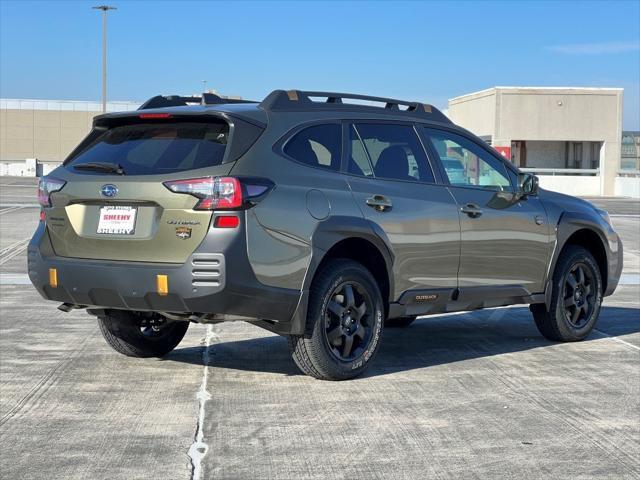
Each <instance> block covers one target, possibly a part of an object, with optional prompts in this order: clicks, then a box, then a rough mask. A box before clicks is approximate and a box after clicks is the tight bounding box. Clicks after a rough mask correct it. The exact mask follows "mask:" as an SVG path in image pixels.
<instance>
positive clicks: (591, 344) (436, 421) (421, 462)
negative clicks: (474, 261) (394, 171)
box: [0, 179, 640, 479]
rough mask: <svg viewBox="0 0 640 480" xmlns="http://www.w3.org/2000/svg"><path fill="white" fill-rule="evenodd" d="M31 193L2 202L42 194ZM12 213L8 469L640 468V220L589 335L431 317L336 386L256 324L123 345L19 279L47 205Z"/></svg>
mask: <svg viewBox="0 0 640 480" xmlns="http://www.w3.org/2000/svg"><path fill="white" fill-rule="evenodd" d="M0 183H4V179H0ZM19 188H23V187H16V188H15V189H14V190H10V191H7V189H6V187H0V205H3V202H5V200H6V199H8V198H9V197H11V198H12V199H13V200H14V201H19V202H22V204H23V205H24V204H28V203H29V202H31V201H32V200H27V195H26V194H25V195H22V193H20V191H19ZM23 189H24V190H26V187H24V188H23ZM31 195H33V192H32V191H30V192H29V196H31ZM19 197H20V198H19ZM7 203H8V202H7ZM6 208H10V207H6V206H0V251H2V255H0V262H2V261H3V260H5V259H7V258H8V256H11V258H8V260H6V261H5V262H4V263H3V264H1V265H0V267H1V274H0V468H1V470H0V473H1V474H2V475H0V476H1V477H2V478H7V479H14V478H29V479H50V478H69V479H86V478H114V479H125V478H126V479H132V478H135V479H137V478H140V479H142V478H154V479H189V478H192V477H193V474H194V470H193V465H194V463H195V464H196V465H197V467H198V468H199V470H198V471H197V473H199V474H200V478H225V479H229V478H243V479H244V478H247V479H263V478H264V479H267V478H278V479H299V478H305V479H307V478H308V479H324V478H345V479H346V478H357V479H371V478H380V479H382V478H385V479H387V478H398V479H413V478H451V479H459V478H528V479H529V478H531V479H538V478H539V479H542V478H567V479H570V478H594V479H595V478H598V479H599V478H609V479H623V478H640V466H639V464H638V458H640V314H639V313H640V285H638V283H639V282H638V281H637V277H638V276H639V275H640V218H637V217H614V219H613V221H614V223H615V225H616V228H617V229H618V231H619V232H620V233H621V235H622V236H623V240H624V242H625V261H626V265H625V274H626V275H627V276H626V277H625V278H627V281H626V282H625V284H624V285H621V286H620V288H619V289H618V291H617V292H616V294H615V295H614V296H613V297H609V298H608V299H607V300H606V302H605V305H606V307H605V308H604V309H603V311H602V316H601V320H600V322H599V323H598V325H597V330H596V331H594V332H593V334H592V335H591V336H590V337H589V339H588V340H587V341H585V342H580V343H573V344H553V343H551V342H548V341H546V340H544V339H543V338H542V337H541V336H540V335H539V333H538V332H537V330H536V328H535V326H534V325H533V322H532V319H531V316H530V314H529V312H528V310H527V309H526V308H525V307H514V308H503V309H496V310H486V311H479V312H474V313H465V314H457V315H443V316H438V317H430V318H428V319H423V320H419V321H418V322H416V323H415V324H414V325H412V326H410V327H409V328H407V329H404V330H402V329H398V330H394V329H388V330H386V331H385V332H384V338H383V341H382V347H381V351H380V353H379V355H378V357H377V358H376V360H375V363H374V365H373V366H372V368H371V369H370V370H369V371H368V372H367V374H366V375H365V376H364V377H362V378H359V379H356V380H353V381H348V382H340V383H329V382H320V381H317V380H313V379H311V378H308V377H305V376H303V375H301V374H299V373H298V371H297V369H296V367H295V366H294V364H293V362H292V361H291V359H290V357H289V354H288V350H287V346H286V341H285V339H284V338H281V337H278V336H274V335H272V334H270V333H268V332H266V331H264V330H261V329H259V328H257V327H255V326H252V325H249V324H246V323H225V324H220V325H214V326H210V327H205V326H200V325H192V326H191V328H190V330H189V332H188V333H187V336H186V337H185V339H184V341H183V342H182V343H181V345H180V346H179V347H178V348H177V349H176V350H175V351H174V352H173V353H171V354H170V355H168V356H167V357H166V358H164V359H162V360H153V359H152V360H148V359H147V360H137V359H130V358H127V357H124V356H121V355H119V354H117V353H115V352H114V351H112V350H111V349H110V348H109V347H108V346H107V345H106V344H105V342H104V341H103V340H102V338H101V336H100V333H99V331H98V328H97V326H96V323H95V320H94V319H93V318H92V317H90V316H88V315H86V314H84V313H82V312H72V313H67V314H65V313H62V312H59V311H58V310H56V308H55V307H56V305H55V304H53V303H49V302H45V301H44V300H42V299H40V297H39V295H38V294H37V293H36V292H35V291H34V290H33V289H32V288H31V287H30V285H28V284H24V282H23V283H22V284H21V283H20V282H19V279H21V278H24V272H25V252H24V250H22V251H17V253H16V249H18V250H19V247H15V246H14V245H15V244H16V242H20V240H21V239H24V238H26V237H28V236H29V235H30V234H31V232H32V231H33V229H34V228H35V225H36V223H37V214H38V209H37V208H31V207H22V208H19V209H17V210H13V211H7V210H4V209H6ZM623 208H624V209H625V211H626V210H627V209H628V208H629V205H627V204H626V203H624V202H623ZM3 211H5V213H3ZM613 213H615V212H613ZM205 339H206V340H205ZM205 341H206V342H207V343H210V346H209V347H208V348H207V349H205V348H203V344H204V343H205ZM204 364H206V367H205V366H204ZM198 394H200V395H198ZM198 428H200V432H201V437H200V440H201V442H202V443H201V444H196V440H197V436H198ZM194 445H195V447H196V448H194ZM190 451H191V454H192V455H191V456H190V455H189V452H190ZM199 452H200V453H204V456H200V455H197V453H199ZM194 454H195V455H194Z"/></svg>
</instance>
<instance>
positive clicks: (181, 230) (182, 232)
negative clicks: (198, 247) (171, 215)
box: [176, 227, 191, 240]
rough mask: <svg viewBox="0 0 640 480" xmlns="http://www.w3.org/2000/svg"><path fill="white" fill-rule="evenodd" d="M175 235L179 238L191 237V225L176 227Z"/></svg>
mask: <svg viewBox="0 0 640 480" xmlns="http://www.w3.org/2000/svg"><path fill="white" fill-rule="evenodd" d="M176 237H178V238H179V239H181V240H186V239H187V238H191V227H176Z"/></svg>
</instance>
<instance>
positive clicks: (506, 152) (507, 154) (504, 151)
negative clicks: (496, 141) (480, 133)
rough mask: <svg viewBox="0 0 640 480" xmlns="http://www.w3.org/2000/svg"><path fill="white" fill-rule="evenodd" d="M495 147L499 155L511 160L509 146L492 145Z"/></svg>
mask: <svg viewBox="0 0 640 480" xmlns="http://www.w3.org/2000/svg"><path fill="white" fill-rule="evenodd" d="M493 148H495V149H496V150H497V151H498V153H499V154H500V155H502V156H503V157H504V158H506V159H507V160H509V161H511V147H493Z"/></svg>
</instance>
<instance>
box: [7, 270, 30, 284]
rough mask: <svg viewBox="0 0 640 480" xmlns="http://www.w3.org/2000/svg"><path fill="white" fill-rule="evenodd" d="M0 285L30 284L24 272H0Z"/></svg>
mask: <svg viewBox="0 0 640 480" xmlns="http://www.w3.org/2000/svg"><path fill="white" fill-rule="evenodd" d="M0 285H31V280H29V275H26V274H24V273H3V274H0Z"/></svg>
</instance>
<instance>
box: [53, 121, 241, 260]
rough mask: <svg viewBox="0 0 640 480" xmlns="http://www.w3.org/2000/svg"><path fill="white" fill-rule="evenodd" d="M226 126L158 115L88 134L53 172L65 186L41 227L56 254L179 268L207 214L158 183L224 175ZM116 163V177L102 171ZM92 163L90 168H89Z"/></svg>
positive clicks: (193, 246) (206, 225)
mask: <svg viewBox="0 0 640 480" xmlns="http://www.w3.org/2000/svg"><path fill="white" fill-rule="evenodd" d="M228 139H229V125H228V124H227V123H226V122H225V121H222V120H216V119H215V117H210V118H209V119H207V120H206V121H202V120H196V119H189V118H181V119H172V118H166V119H163V118H160V119H151V120H140V119H139V118H138V117H137V116H136V117H135V118H134V119H133V120H127V121H119V124H117V125H115V126H112V127H110V128H101V129H98V130H94V131H93V132H92V134H91V135H90V137H89V138H88V139H87V140H86V141H85V143H84V144H83V145H81V147H80V149H79V151H77V152H75V153H74V154H73V156H72V157H71V158H70V159H69V160H68V161H67V162H66V163H65V166H63V167H61V168H60V169H58V170H57V171H56V172H54V173H53V174H52V175H53V176H58V177H60V178H61V179H62V180H64V181H66V182H67V183H66V185H65V186H64V188H63V189H62V190H61V191H59V192H56V193H53V194H52V195H51V202H52V208H50V209H47V210H48V211H47V228H48V230H49V233H50V237H51V241H52V244H53V248H54V250H55V252H56V254H57V255H60V256H63V257H75V258H89V259H100V260H125V261H143V262H171V263H182V262H184V261H185V260H186V259H187V258H188V257H189V255H190V254H191V253H192V252H193V251H194V250H195V249H196V247H197V246H198V245H199V244H200V242H201V241H202V240H203V239H204V237H205V235H206V233H207V230H208V228H209V222H210V219H211V212H210V211H196V210H193V207H194V206H195V204H196V203H197V202H198V199H197V198H195V197H193V196H191V195H179V194H175V193H173V192H171V191H170V190H169V189H168V188H167V187H165V185H164V184H163V182H164V181H168V180H176V179H188V178H196V177H203V176H209V175H213V176H220V175H226V174H228V173H229V171H230V169H231V167H232V164H230V163H224V160H225V153H226V151H227V143H228ZM105 164H106V165H109V164H111V165H120V166H121V167H122V173H123V174H117V173H114V172H109V171H107V170H104V169H103V168H101V166H102V167H104V165H105ZM96 165H97V166H96Z"/></svg>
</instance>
